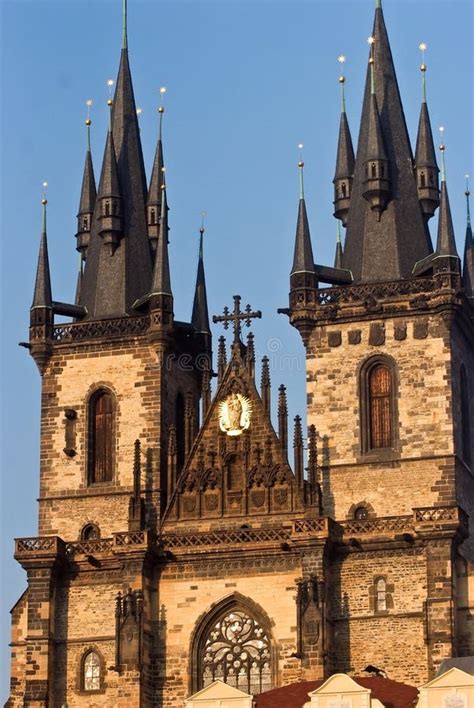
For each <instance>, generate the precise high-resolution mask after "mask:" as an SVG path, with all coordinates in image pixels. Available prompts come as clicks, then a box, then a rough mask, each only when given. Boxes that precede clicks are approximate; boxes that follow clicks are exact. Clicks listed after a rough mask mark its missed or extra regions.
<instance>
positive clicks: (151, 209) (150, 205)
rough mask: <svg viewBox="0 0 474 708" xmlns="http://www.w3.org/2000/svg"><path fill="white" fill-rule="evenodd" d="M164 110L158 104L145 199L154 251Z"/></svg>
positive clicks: (156, 236) (149, 232) (161, 166)
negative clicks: (154, 145)
mask: <svg viewBox="0 0 474 708" xmlns="http://www.w3.org/2000/svg"><path fill="white" fill-rule="evenodd" d="M162 91H163V89H162ZM164 110H165V109H164V107H163V105H160V107H159V108H158V112H159V114H160V129H159V134H158V142H157V144H156V152H155V159H154V161H153V169H152V172H151V179H150V188H149V190H148V201H147V223H148V238H149V239H150V245H151V248H152V250H153V251H156V243H157V240H158V217H159V214H161V198H162V190H163V184H164V170H165V163H164V159H163V141H162V127H163V113H164Z"/></svg>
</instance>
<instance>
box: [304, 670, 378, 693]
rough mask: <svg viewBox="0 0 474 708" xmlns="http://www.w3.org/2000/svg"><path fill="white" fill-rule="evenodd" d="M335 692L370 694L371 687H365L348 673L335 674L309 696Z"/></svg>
mask: <svg viewBox="0 0 474 708" xmlns="http://www.w3.org/2000/svg"><path fill="white" fill-rule="evenodd" d="M333 693H361V694H365V695H369V696H370V693H371V691H370V689H368V688H364V687H363V686H361V685H360V684H359V683H357V682H356V681H354V680H353V679H352V678H351V677H350V676H347V674H333V675H332V676H330V677H329V678H328V679H327V681H325V682H324V683H323V685H322V686H320V687H319V688H316V689H315V690H314V691H312V692H311V693H309V694H308V695H309V697H310V698H311V697H313V696H324V695H331V694H333Z"/></svg>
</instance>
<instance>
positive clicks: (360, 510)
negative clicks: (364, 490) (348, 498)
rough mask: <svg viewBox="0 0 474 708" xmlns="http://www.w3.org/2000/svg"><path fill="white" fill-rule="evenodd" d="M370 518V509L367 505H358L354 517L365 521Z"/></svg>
mask: <svg viewBox="0 0 474 708" xmlns="http://www.w3.org/2000/svg"><path fill="white" fill-rule="evenodd" d="M368 518H369V510H368V509H367V507H366V506H358V507H357V509H356V510H355V512H354V519H357V520H358V521H364V520H365V519H368Z"/></svg>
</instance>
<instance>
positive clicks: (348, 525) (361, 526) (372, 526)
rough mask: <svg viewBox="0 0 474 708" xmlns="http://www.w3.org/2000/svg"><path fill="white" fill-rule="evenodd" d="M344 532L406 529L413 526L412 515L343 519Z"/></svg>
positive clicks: (365, 532)
mask: <svg viewBox="0 0 474 708" xmlns="http://www.w3.org/2000/svg"><path fill="white" fill-rule="evenodd" d="M340 524H341V526H342V527H343V529H344V534H345V535H348V534H356V535H359V534H374V533H387V532H389V533H391V532H393V531H406V530H407V529H411V528H413V517H412V516H381V517H379V518H376V519H349V520H348V521H341V522H340Z"/></svg>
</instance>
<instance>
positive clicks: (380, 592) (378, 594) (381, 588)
mask: <svg viewBox="0 0 474 708" xmlns="http://www.w3.org/2000/svg"><path fill="white" fill-rule="evenodd" d="M375 608H376V610H377V612H385V611H386V609H387V585H386V583H385V580H384V579H383V578H378V579H377V580H376V581H375Z"/></svg>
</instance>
